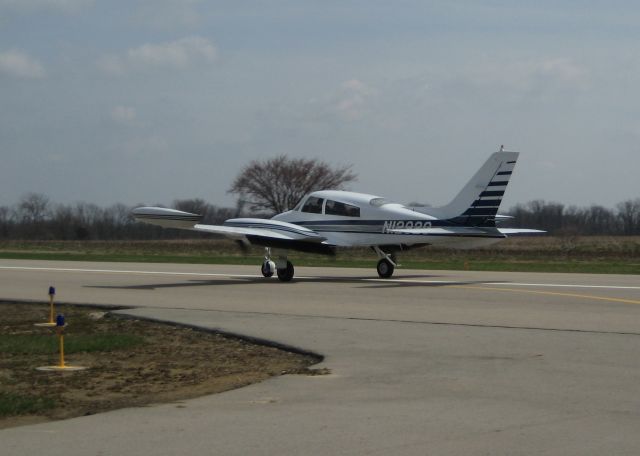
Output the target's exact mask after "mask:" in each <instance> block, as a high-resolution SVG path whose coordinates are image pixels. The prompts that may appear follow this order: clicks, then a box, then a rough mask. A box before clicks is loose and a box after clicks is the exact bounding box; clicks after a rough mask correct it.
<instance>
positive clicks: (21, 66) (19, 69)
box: [0, 50, 45, 79]
mask: <svg viewBox="0 0 640 456" xmlns="http://www.w3.org/2000/svg"><path fill="white" fill-rule="evenodd" d="M0 73H2V74H5V75H7V76H13V77H16V78H22V79H38V78H43V77H44V76H45V71H44V67H43V66H42V64H41V63H40V62H38V61H37V60H36V59H34V58H33V57H31V56H29V55H28V54H25V53H24V52H21V51H16V50H11V51H6V52H3V53H0Z"/></svg>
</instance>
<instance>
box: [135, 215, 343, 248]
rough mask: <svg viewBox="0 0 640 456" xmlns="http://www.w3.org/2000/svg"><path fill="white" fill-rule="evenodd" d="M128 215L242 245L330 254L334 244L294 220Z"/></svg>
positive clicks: (165, 226) (154, 223)
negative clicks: (211, 221) (208, 221)
mask: <svg viewBox="0 0 640 456" xmlns="http://www.w3.org/2000/svg"><path fill="white" fill-rule="evenodd" d="M131 214H132V215H133V217H134V218H135V219H136V220H139V221H141V222H146V223H150V224H152V225H159V226H162V227H164V228H177V229H185V230H191V231H200V232H203V233H210V234H215V235H221V236H224V237H227V238H230V239H233V240H236V241H241V242H243V243H245V244H256V245H262V246H266V247H275V248H282V249H292V250H300V251H304V252H312V253H330V254H332V253H333V246H331V245H329V244H328V243H327V242H326V240H327V239H326V238H325V237H323V236H320V235H319V234H318V233H316V232H315V231H313V230H310V229H308V228H305V227H303V226H299V225H296V224H293V223H288V222H280V221H277V220H271V219H259V218H237V219H229V220H227V221H225V222H224V224H222V225H203V224H201V223H198V222H200V221H202V216H200V215H197V214H191V213H189V212H183V211H178V210H175V209H167V208H162V207H139V208H136V209H134V210H133V211H132V212H131Z"/></svg>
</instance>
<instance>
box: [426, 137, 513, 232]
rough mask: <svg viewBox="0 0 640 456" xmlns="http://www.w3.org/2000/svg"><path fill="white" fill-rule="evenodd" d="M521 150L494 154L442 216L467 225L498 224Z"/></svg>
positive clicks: (441, 209)
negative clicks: (498, 217) (499, 208)
mask: <svg viewBox="0 0 640 456" xmlns="http://www.w3.org/2000/svg"><path fill="white" fill-rule="evenodd" d="M518 155H519V153H518V152H506V151H504V149H503V148H502V147H500V152H495V153H493V154H492V155H491V156H490V157H489V159H488V160H487V161H486V162H485V163H484V165H482V167H481V168H480V169H479V170H478V172H477V173H476V174H475V175H474V176H473V177H472V178H471V180H470V181H469V182H468V183H467V185H465V186H464V188H463V189H462V190H461V191H460V193H458V195H457V196H456V197H455V198H454V199H453V200H452V201H451V202H450V203H449V204H447V205H446V206H442V207H440V208H437V213H438V216H439V217H440V218H442V219H449V220H451V221H452V222H455V223H458V224H460V225H465V226H480V227H491V226H496V214H497V213H498V207H499V206H500V202H501V201H502V196H503V195H504V192H505V190H506V188H507V184H508V183H509V179H510V178H511V173H512V172H513V168H514V166H515V164H516V161H517V160H518Z"/></svg>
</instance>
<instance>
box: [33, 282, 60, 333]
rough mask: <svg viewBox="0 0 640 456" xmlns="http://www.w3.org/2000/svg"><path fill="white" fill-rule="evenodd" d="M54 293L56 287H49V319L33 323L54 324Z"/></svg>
mask: <svg viewBox="0 0 640 456" xmlns="http://www.w3.org/2000/svg"><path fill="white" fill-rule="evenodd" d="M55 295H56V289H55V288H54V287H49V321H48V322H46V323H35V326H55V325H56V322H55V321H53V297H54V296H55Z"/></svg>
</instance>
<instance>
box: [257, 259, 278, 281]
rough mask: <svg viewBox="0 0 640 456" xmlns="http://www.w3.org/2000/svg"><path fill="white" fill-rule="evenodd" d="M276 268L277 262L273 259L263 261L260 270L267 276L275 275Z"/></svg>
mask: <svg viewBox="0 0 640 456" xmlns="http://www.w3.org/2000/svg"><path fill="white" fill-rule="evenodd" d="M275 269H276V264H275V263H274V262H273V261H270V260H267V261H265V262H264V263H262V267H261V268H260V272H262V275H263V276H265V277H271V276H273V271H275Z"/></svg>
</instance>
